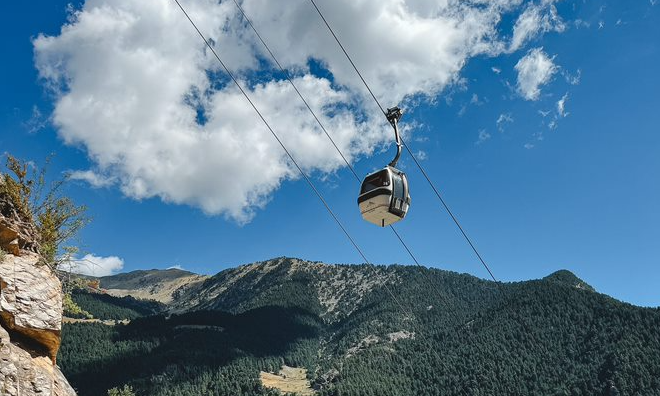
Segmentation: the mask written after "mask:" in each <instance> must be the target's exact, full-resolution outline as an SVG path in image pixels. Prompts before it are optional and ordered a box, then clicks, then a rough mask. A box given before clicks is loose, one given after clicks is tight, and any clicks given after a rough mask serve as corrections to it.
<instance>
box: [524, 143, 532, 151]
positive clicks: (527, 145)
mask: <svg viewBox="0 0 660 396" xmlns="http://www.w3.org/2000/svg"><path fill="white" fill-rule="evenodd" d="M523 147H524V148H526V149H527V150H531V149H533V148H534V145H533V144H532V143H525V145H524V146H523Z"/></svg>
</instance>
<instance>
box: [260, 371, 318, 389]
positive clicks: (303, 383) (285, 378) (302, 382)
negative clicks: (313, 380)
mask: <svg viewBox="0 0 660 396" xmlns="http://www.w3.org/2000/svg"><path fill="white" fill-rule="evenodd" d="M259 377H260V379H261V383H262V384H263V386H265V387H267V388H275V389H278V390H280V391H281V392H282V393H295V394H296V395H300V396H309V395H313V394H314V390H313V389H312V386H311V384H310V383H309V381H308V380H307V369H304V368H297V367H289V366H282V369H281V370H280V372H279V373H277V374H272V373H266V372H263V371H262V372H261V373H260V375H259Z"/></svg>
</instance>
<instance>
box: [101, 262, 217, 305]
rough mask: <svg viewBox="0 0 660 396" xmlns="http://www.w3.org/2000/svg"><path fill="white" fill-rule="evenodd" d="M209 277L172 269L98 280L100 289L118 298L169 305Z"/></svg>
mask: <svg viewBox="0 0 660 396" xmlns="http://www.w3.org/2000/svg"><path fill="white" fill-rule="evenodd" d="M207 278H208V276H205V275H197V274H194V273H192V272H189V271H184V270H180V269H177V268H170V269H166V270H158V269H151V270H138V271H132V272H128V273H125V274H117V275H111V276H103V277H100V278H98V280H99V282H100V287H101V288H102V289H105V290H107V291H108V293H110V294H112V295H114V296H117V297H123V296H128V295H130V296H133V297H135V298H138V299H146V300H155V301H158V302H161V303H164V304H169V303H171V302H172V300H173V299H174V298H176V296H177V295H178V294H179V293H182V292H183V291H184V290H187V289H189V288H190V287H192V286H194V285H197V284H199V283H201V282H202V281H204V280H206V279H207Z"/></svg>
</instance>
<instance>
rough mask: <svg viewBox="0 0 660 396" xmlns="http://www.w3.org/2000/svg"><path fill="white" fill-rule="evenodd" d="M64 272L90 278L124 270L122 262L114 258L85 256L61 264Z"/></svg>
mask: <svg viewBox="0 0 660 396" xmlns="http://www.w3.org/2000/svg"><path fill="white" fill-rule="evenodd" d="M63 268H64V270H65V271H69V272H73V273H75V274H83V275H90V276H108V275H112V274H116V273H117V272H119V271H121V270H122V268H124V260H122V259H120V258H119V257H116V256H109V257H101V256H95V255H93V254H87V255H85V256H84V257H83V258H80V259H71V260H69V261H68V262H65V263H64V264H63Z"/></svg>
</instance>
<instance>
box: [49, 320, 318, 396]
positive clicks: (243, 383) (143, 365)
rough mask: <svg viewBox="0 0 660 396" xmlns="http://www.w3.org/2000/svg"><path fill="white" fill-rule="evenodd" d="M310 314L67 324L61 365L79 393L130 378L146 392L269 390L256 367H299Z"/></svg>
mask: <svg viewBox="0 0 660 396" xmlns="http://www.w3.org/2000/svg"><path fill="white" fill-rule="evenodd" d="M319 326H320V322H318V321H317V320H316V319H315V318H314V316H313V315H310V314H309V313H307V312H305V311H302V310H299V309H287V308H281V307H262V308H257V309H254V310H251V311H248V312H245V313H243V314H239V315H232V314H227V313H222V312H194V313H190V314H184V315H181V316H177V315H172V316H171V317H170V318H169V319H168V318H166V317H164V316H152V317H149V318H138V319H136V320H134V321H132V322H131V323H130V324H128V325H126V326H121V325H120V326H105V325H102V324H87V323H84V324H83V323H76V324H67V325H66V326H65V327H64V331H63V346H62V348H61V350H60V355H59V362H60V365H61V367H62V369H63V370H64V371H65V373H66V375H67V378H68V379H69V381H70V382H71V383H72V384H73V385H74V386H75V387H76V388H77V389H78V391H79V394H80V395H81V396H85V395H103V394H105V392H106V390H107V389H109V388H112V387H116V386H120V385H121V384H125V383H126V382H129V381H130V384H131V385H132V386H133V388H134V389H135V390H136V391H137V393H138V394H145V395H202V394H203V395H207V394H208V395H216V394H217V395H238V394H250V395H257V394H262V395H265V394H268V393H267V392H266V391H265V390H263V389H261V386H260V385H259V384H258V383H257V382H255V379H256V378H257V377H258V373H259V370H268V371H275V370H277V369H279V367H280V365H281V364H282V362H283V361H286V362H288V363H289V364H301V365H302V364H305V363H306V362H305V361H304V360H305V358H306V354H305V352H304V351H302V352H299V351H300V350H301V349H306V348H307V347H308V344H307V343H306V342H305V340H307V339H316V338H317V337H318V336H319V334H318V331H319Z"/></svg>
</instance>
